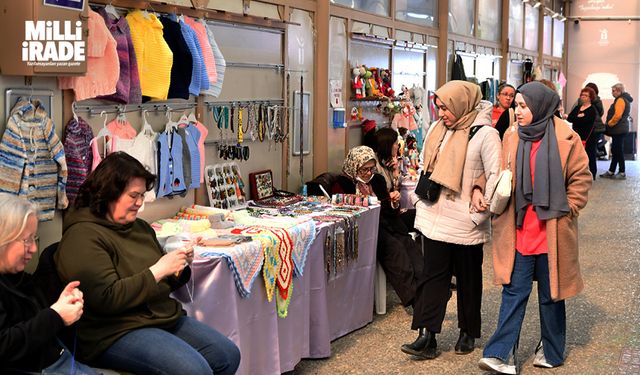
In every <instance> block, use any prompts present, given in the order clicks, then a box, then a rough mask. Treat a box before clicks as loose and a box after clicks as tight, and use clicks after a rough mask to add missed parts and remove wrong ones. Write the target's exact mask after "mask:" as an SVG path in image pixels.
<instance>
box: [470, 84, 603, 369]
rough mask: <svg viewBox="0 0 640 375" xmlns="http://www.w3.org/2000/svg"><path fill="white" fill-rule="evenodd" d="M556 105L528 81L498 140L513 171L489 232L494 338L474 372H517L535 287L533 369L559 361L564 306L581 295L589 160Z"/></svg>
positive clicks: (562, 346) (555, 97)
mask: <svg viewBox="0 0 640 375" xmlns="http://www.w3.org/2000/svg"><path fill="white" fill-rule="evenodd" d="M559 102H560V98H559V97H558V95H557V94H556V93H555V92H554V91H552V90H550V89H549V88H547V87H545V86H544V85H542V84H540V83H539V82H531V83H528V84H526V85H524V86H522V87H521V88H520V89H519V92H518V94H517V95H516V117H517V120H518V124H519V125H518V126H514V127H512V128H511V129H510V130H507V132H506V133H505V136H504V140H503V155H504V156H505V160H504V161H503V168H510V169H511V171H512V172H513V176H514V179H513V183H512V186H513V187H512V194H511V199H510V201H509V205H508V206H507V208H506V210H505V211H504V213H503V214H502V215H499V216H497V217H495V218H494V219H493V221H492V225H493V241H492V250H493V267H494V273H495V282H496V283H499V284H502V285H503V292H502V304H501V306H500V316H499V318H498V327H497V329H496V332H495V333H494V334H493V336H492V337H491V338H490V339H489V341H488V342H487V344H486V346H485V349H484V352H483V357H484V358H482V359H481V360H480V363H479V365H480V368H482V369H484V370H488V371H494V372H498V373H503V374H515V373H517V368H516V366H517V364H515V362H516V361H515V360H514V364H509V359H510V358H511V356H512V355H513V354H515V352H516V349H517V346H518V339H519V335H520V328H521V326H522V321H523V319H524V313H525V309H526V304H527V300H528V298H529V294H530V292H531V289H532V283H533V280H534V278H535V279H536V280H537V281H538V299H539V306H540V326H541V336H542V337H541V340H540V343H539V344H538V348H537V349H536V357H535V360H534V366H538V367H547V368H550V367H556V366H559V365H561V364H562V363H563V361H564V349H565V334H566V316H565V306H564V300H565V299H566V298H569V297H573V296H575V295H576V294H578V293H579V292H580V291H581V290H582V288H583V281H582V276H581V274H580V266H579V263H578V220H577V218H578V212H579V211H580V210H581V209H582V208H584V206H585V205H586V204H587V193H588V191H589V188H590V187H591V182H592V179H591V173H590V172H589V161H588V157H587V154H586V152H585V151H584V148H583V147H582V144H581V141H580V136H578V134H576V133H575V132H574V131H572V130H571V129H570V128H569V126H568V125H567V124H566V123H565V122H564V121H563V120H561V119H559V118H557V117H554V116H553V113H554V111H555V110H556V109H557V107H558V104H559Z"/></svg>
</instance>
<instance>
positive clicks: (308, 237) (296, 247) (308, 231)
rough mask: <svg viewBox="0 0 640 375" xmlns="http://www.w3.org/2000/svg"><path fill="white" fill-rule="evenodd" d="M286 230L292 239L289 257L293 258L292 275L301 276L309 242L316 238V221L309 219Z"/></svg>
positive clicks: (309, 245)
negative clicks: (291, 249)
mask: <svg viewBox="0 0 640 375" xmlns="http://www.w3.org/2000/svg"><path fill="white" fill-rule="evenodd" d="M287 231H288V232H289V236H290V237H291V239H292V240H293V251H292V253H291V258H292V259H293V265H294V272H295V274H294V275H295V276H297V277H301V276H302V273H303V272H304V265H305V263H306V261H307V253H308V252H309V248H310V247H311V244H312V243H313V241H314V240H315V239H316V223H315V221H313V220H310V221H307V222H305V223H302V224H298V225H296V226H294V227H292V228H289V229H287Z"/></svg>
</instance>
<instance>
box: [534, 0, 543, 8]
mask: <svg viewBox="0 0 640 375" xmlns="http://www.w3.org/2000/svg"><path fill="white" fill-rule="evenodd" d="M540 5H542V3H541V2H539V1H538V2H537V3H535V4H533V7H534V8H540Z"/></svg>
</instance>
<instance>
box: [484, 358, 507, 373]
mask: <svg viewBox="0 0 640 375" xmlns="http://www.w3.org/2000/svg"><path fill="white" fill-rule="evenodd" d="M478 366H479V367H480V369H481V370H485V371H491V372H497V373H498V374H511V375H515V374H516V366H515V365H509V364H507V363H505V362H504V361H503V360H501V359H500V358H493V357H489V358H481V359H480V361H478Z"/></svg>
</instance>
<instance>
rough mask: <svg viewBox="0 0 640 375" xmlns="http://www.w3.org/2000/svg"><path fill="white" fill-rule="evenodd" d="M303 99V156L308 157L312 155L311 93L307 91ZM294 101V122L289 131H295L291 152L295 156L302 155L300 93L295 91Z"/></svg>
mask: <svg viewBox="0 0 640 375" xmlns="http://www.w3.org/2000/svg"><path fill="white" fill-rule="evenodd" d="M302 97H303V104H302V112H303V116H302V121H303V123H302V132H303V133H304V134H303V137H304V138H303V141H304V144H303V145H302V147H303V150H302V154H303V155H308V154H309V153H311V134H310V132H311V129H310V128H309V99H310V97H311V93H309V92H307V91H305V92H304V93H302ZM292 99H293V100H292V103H293V116H292V118H293V122H292V123H291V124H289V129H291V130H292V131H293V144H292V145H291V150H292V153H293V155H300V91H294V92H293V98H292Z"/></svg>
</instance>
